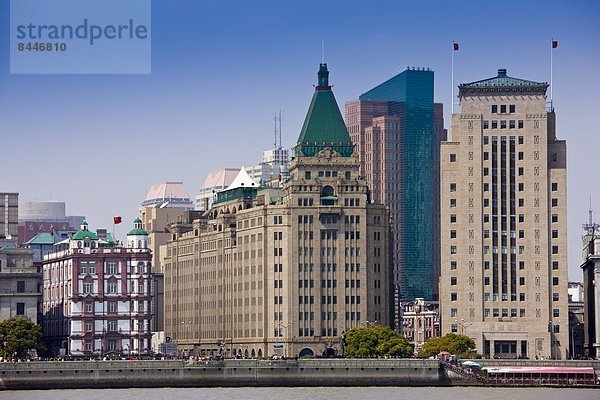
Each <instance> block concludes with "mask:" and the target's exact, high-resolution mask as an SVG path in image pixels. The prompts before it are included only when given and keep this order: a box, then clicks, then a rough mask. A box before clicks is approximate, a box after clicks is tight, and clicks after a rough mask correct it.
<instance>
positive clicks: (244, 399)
mask: <svg viewBox="0 0 600 400" xmlns="http://www.w3.org/2000/svg"><path fill="white" fill-rule="evenodd" d="M0 399H2V400H4V399H6V400H82V399H85V400H263V399H267V400H301V399H306V400H355V399H356V400H363V399H369V400H453V399H460V400H496V399H501V400H588V399H589V400H591V399H593V400H598V399H600V390H599V389H553V388H478V387H444V388H442V387H425V388H420V387H419V388H414V387H385V388H382V387H352V388H340V387H328V388H325V387H317V388H314V387H310V388H288V387H281V388H278V387H270V388H254V387H251V388H194V389H181V388H177V389H175V388H161V389H94V390H92V389H86V390H37V391H0Z"/></svg>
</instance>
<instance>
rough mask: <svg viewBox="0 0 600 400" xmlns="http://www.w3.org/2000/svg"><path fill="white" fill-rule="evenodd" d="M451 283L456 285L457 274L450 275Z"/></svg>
mask: <svg viewBox="0 0 600 400" xmlns="http://www.w3.org/2000/svg"><path fill="white" fill-rule="evenodd" d="M450 285H452V286H456V277H455V276H451V277H450Z"/></svg>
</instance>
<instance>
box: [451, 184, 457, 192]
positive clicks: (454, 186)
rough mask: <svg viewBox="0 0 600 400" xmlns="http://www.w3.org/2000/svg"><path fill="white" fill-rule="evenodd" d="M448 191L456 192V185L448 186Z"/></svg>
mask: <svg viewBox="0 0 600 400" xmlns="http://www.w3.org/2000/svg"><path fill="white" fill-rule="evenodd" d="M450 191H451V192H456V183H451V184H450Z"/></svg>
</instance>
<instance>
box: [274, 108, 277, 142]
mask: <svg viewBox="0 0 600 400" xmlns="http://www.w3.org/2000/svg"><path fill="white" fill-rule="evenodd" d="M273 120H274V121H275V142H274V143H273V146H275V148H277V113H275V116H274V117H273Z"/></svg>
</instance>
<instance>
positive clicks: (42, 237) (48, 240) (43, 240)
mask: <svg viewBox="0 0 600 400" xmlns="http://www.w3.org/2000/svg"><path fill="white" fill-rule="evenodd" d="M25 244H30V245H31V244H54V236H53V235H52V234H51V233H49V232H40V233H38V234H37V235H35V236H34V237H32V238H31V239H29V240H28V241H26V242H25Z"/></svg>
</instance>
